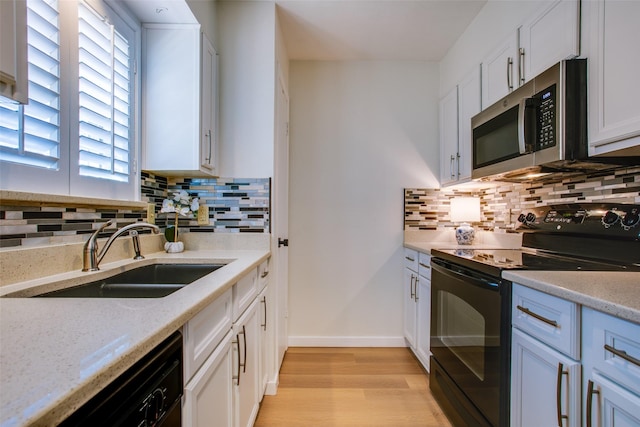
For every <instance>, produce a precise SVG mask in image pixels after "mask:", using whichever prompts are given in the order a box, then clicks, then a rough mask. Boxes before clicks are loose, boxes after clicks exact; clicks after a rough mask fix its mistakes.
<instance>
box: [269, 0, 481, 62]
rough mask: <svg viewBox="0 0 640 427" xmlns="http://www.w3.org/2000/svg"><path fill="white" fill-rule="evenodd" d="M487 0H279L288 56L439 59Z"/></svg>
mask: <svg viewBox="0 0 640 427" xmlns="http://www.w3.org/2000/svg"><path fill="white" fill-rule="evenodd" d="M485 3H486V0H282V1H276V4H277V5H278V13H279V16H280V25H281V28H282V32H283V35H284V38H285V43H286V46H287V51H288V53H289V58H290V59H292V60H426V61H439V60H441V59H442V57H443V56H444V55H445V54H446V52H447V51H448V50H449V48H450V47H451V46H452V45H453V44H454V43H455V41H456V40H457V39H458V37H459V36H460V35H461V34H462V33H463V32H464V30H465V28H467V26H468V25H469V24H470V23H471V21H472V20H473V18H474V17H475V16H476V15H477V14H478V12H479V11H480V9H482V7H483V6H484V5H485Z"/></svg>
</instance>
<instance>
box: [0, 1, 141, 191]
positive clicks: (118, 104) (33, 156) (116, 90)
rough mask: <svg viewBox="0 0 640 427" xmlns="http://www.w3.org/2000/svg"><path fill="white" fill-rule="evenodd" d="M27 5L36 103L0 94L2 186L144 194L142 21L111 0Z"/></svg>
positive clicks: (31, 97) (31, 85)
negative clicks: (138, 161)
mask: <svg viewBox="0 0 640 427" xmlns="http://www.w3.org/2000/svg"><path fill="white" fill-rule="evenodd" d="M0 1H3V0H0ZM116 6H117V5H114V7H116ZM27 8H28V15H27V26H28V34H27V43H28V57H27V60H28V71H29V76H28V79H29V103H28V104H26V105H18V104H15V103H7V102H5V101H4V100H2V99H0V162H1V164H0V188H2V189H5V190H16V191H30V192H36V193H49V194H71V195H74V196H91V197H98V198H109V199H125V200H137V199H138V198H139V196H140V195H139V190H138V189H139V184H140V183H139V180H138V179H136V178H135V176H134V174H135V172H136V171H135V168H134V167H133V166H134V165H135V157H134V154H135V152H136V149H135V135H136V131H135V129H136V126H135V124H134V121H133V118H134V117H135V116H136V108H135V99H136V96H135V94H136V87H137V85H136V79H137V78H138V77H137V76H136V75H135V74H134V72H133V68H134V67H133V64H134V63H135V62H134V61H135V58H136V50H137V49H136V48H137V46H138V45H139V42H140V41H139V31H140V29H139V26H138V24H136V23H135V21H134V20H132V19H131V18H130V17H128V16H127V15H126V13H125V12H124V11H123V10H120V9H117V7H116V9H117V10H116V9H113V8H112V7H110V6H109V5H107V3H106V2H105V1H104V0H73V1H71V0H62V1H61V0H27ZM96 11H98V12H96ZM60 23H63V24H62V25H61V24H60Z"/></svg>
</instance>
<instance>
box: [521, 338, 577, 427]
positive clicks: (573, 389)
mask: <svg viewBox="0 0 640 427" xmlns="http://www.w3.org/2000/svg"><path fill="white" fill-rule="evenodd" d="M559 417H560V418H559ZM565 417H566V418H565ZM511 425H512V426H520V427H540V426H557V425H561V426H563V427H567V426H576V427H578V426H580V362H578V361H576V360H573V359H571V358H569V357H567V356H565V355H563V354H561V353H559V352H558V351H556V350H554V349H552V348H550V347H549V346H546V345H545V344H543V343H541V342H540V341H538V340H536V339H534V338H532V337H530V336H529V335H527V334H525V333H523V332H521V331H519V330H517V329H514V330H513V335H512V342H511Z"/></svg>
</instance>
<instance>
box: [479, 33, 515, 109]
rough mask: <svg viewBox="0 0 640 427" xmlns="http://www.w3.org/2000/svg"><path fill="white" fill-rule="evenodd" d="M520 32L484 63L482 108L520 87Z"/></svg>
mask: <svg viewBox="0 0 640 427" xmlns="http://www.w3.org/2000/svg"><path fill="white" fill-rule="evenodd" d="M517 59H518V32H517V31H514V32H513V34H512V35H511V36H509V38H508V39H507V40H505V41H504V43H503V44H502V45H500V46H499V47H498V48H496V49H495V50H494V51H493V52H491V54H490V55H487V57H486V58H485V59H484V61H482V108H483V109H484V108H487V107H488V106H490V105H491V104H493V103H494V102H496V101H497V100H499V99H500V98H502V97H503V96H505V95H507V94H509V92H511V91H512V90H513V89H515V88H516V87H518V82H517V81H515V80H514V78H515V77H516V74H517V73H516V71H515V68H516V67H517V66H518V65H517V63H518V61H517Z"/></svg>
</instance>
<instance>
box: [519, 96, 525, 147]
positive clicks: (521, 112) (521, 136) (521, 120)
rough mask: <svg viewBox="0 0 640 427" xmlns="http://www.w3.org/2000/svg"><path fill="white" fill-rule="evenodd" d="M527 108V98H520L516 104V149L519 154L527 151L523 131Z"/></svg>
mask: <svg viewBox="0 0 640 427" xmlns="http://www.w3.org/2000/svg"><path fill="white" fill-rule="evenodd" d="M526 110H527V98H522V99H521V100H520V105H519V106H518V150H519V151H520V154H526V153H527V141H526V137H525V132H524V122H525V118H526V114H525V112H526Z"/></svg>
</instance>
